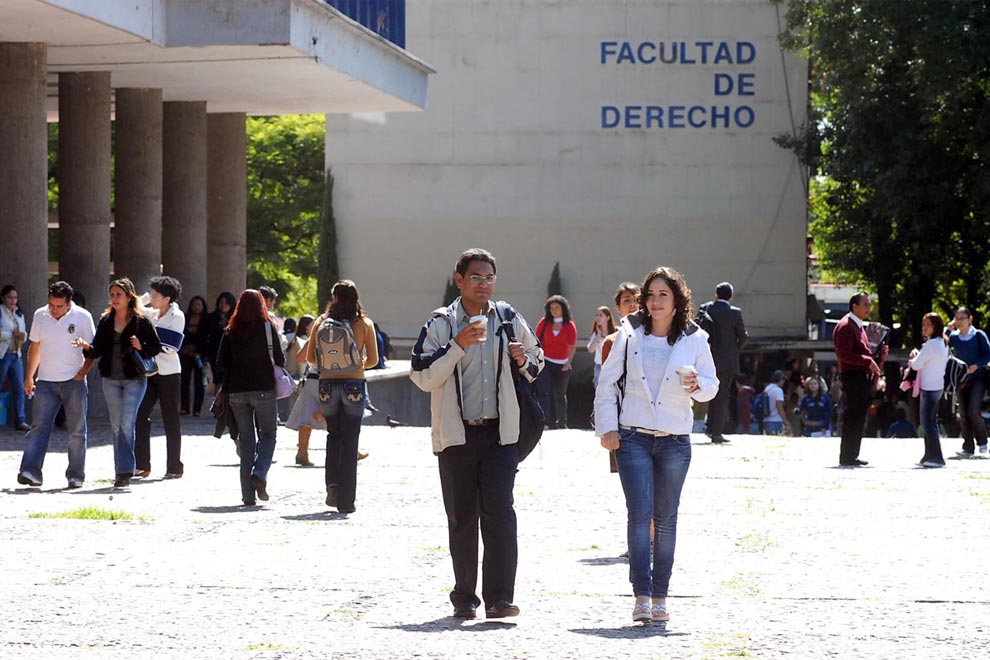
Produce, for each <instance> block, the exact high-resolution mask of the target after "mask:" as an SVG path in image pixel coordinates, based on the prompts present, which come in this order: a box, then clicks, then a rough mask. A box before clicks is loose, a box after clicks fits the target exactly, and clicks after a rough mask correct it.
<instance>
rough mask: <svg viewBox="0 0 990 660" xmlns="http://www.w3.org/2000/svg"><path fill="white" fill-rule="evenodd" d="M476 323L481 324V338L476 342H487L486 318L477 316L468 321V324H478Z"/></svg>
mask: <svg viewBox="0 0 990 660" xmlns="http://www.w3.org/2000/svg"><path fill="white" fill-rule="evenodd" d="M478 322H481V323H482V324H483V325H482V326H481V330H482V334H481V337H480V338H479V339H478V341H488V317H487V316H485V315H484V314H478V315H477V316H472V317H471V318H470V319H468V323H478Z"/></svg>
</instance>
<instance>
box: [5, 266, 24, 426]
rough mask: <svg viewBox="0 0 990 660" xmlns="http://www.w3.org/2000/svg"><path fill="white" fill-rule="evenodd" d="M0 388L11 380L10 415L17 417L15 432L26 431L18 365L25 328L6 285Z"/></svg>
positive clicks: (11, 289)
mask: <svg viewBox="0 0 990 660" xmlns="http://www.w3.org/2000/svg"><path fill="white" fill-rule="evenodd" d="M0 299H2V302H3V305H2V306H0V355H2V356H3V357H0V387H3V385H4V384H5V383H6V382H7V379H8V378H9V379H10V381H11V385H10V394H11V397H12V398H13V399H14V413H15V414H16V416H17V419H16V423H17V430H18V431H27V430H28V429H30V428H31V427H30V426H28V423H27V414H26V413H25V412H24V363H23V362H21V346H23V345H24V340H25V339H27V328H25V327H24V314H22V313H21V308H20V307H18V306H17V289H15V288H14V286H13V285H12V284H7V285H6V286H4V287H3V289H2V290H0Z"/></svg>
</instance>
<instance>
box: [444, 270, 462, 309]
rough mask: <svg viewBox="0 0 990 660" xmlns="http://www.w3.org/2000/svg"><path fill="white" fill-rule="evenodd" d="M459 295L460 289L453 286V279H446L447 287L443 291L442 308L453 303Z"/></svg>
mask: <svg viewBox="0 0 990 660" xmlns="http://www.w3.org/2000/svg"><path fill="white" fill-rule="evenodd" d="M459 295H461V292H460V289H458V288H457V285H456V284H454V278H453V277H448V278H447V286H446V287H445V288H444V290H443V306H444V307H446V306H447V305H449V304H450V303H452V302H454V300H455V299H456V298H457V296H459Z"/></svg>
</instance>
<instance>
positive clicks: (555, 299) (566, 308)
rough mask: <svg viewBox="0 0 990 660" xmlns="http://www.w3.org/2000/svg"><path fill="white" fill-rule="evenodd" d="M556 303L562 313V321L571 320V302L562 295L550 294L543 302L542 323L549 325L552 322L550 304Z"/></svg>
mask: <svg viewBox="0 0 990 660" xmlns="http://www.w3.org/2000/svg"><path fill="white" fill-rule="evenodd" d="M554 303H557V304H558V305H560V310H561V312H562V313H563V315H564V323H567V322H569V321H570V320H571V304H570V303H569V302H567V298H565V297H564V296H550V297H549V298H547V301H546V303H544V304H543V325H545V326H546V325H550V324H551V323H553V314H551V313H550V305H552V304H554Z"/></svg>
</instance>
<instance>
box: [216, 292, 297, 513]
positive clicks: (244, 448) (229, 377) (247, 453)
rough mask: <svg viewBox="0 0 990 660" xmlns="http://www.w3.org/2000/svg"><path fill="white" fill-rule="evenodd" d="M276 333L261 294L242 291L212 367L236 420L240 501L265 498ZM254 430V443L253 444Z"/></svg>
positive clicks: (278, 352)
mask: <svg viewBox="0 0 990 660" xmlns="http://www.w3.org/2000/svg"><path fill="white" fill-rule="evenodd" d="M279 334H280V333H279V331H278V330H277V329H276V328H275V325H274V324H272V322H271V321H269V320H268V309H267V308H266V307H265V301H264V300H263V299H262V297H261V294H260V293H259V292H258V291H257V290H255V289H245V290H244V292H243V293H242V294H241V298H240V300H238V301H237V306H236V307H235V308H234V313H233V314H232V315H231V317H230V323H229V324H228V325H227V329H226V330H224V333H223V339H222V340H221V341H220V351H219V353H218V355H217V365H218V366H219V367H220V370H221V372H222V373H223V374H224V380H223V391H224V392H225V393H226V394H227V401H228V403H229V405H230V409H231V411H232V412H233V414H234V419H235V420H237V429H238V432H239V434H240V435H239V438H238V442H239V448H240V454H241V501H242V502H243V503H244V505H245V506H254V505H255V504H256V500H255V495H256V494H257V499H259V500H261V501H263V502H265V501H267V500H268V470H269V469H270V468H271V466H272V457H273V456H274V454H275V434H276V430H277V424H276V420H277V413H276V408H275V401H276V400H275V374H274V373H273V371H272V363H273V362H274V363H275V364H277V365H279V366H282V367H284V366H285V356H284V354H283V353H282V346H281V345H280V344H279V341H278V335H279ZM255 428H257V443H256V442H255V437H256V436H255Z"/></svg>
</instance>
